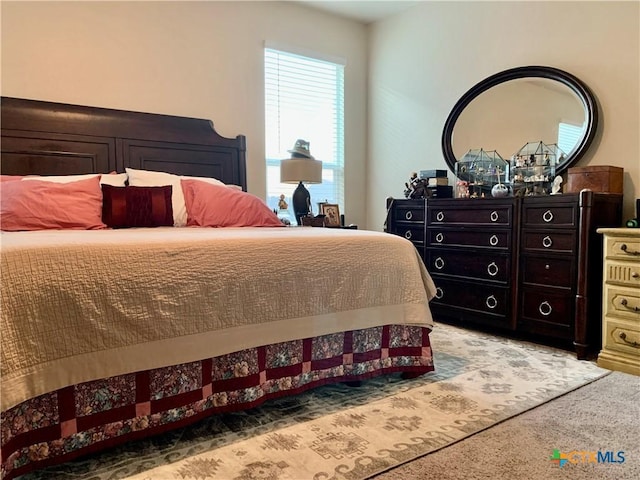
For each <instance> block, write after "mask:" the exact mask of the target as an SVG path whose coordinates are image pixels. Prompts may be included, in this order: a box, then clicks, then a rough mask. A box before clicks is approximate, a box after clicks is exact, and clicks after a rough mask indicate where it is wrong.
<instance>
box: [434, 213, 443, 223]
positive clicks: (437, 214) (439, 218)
mask: <svg viewBox="0 0 640 480" xmlns="http://www.w3.org/2000/svg"><path fill="white" fill-rule="evenodd" d="M436 220H438V221H439V222H441V221H443V220H444V212H438V213H436Z"/></svg>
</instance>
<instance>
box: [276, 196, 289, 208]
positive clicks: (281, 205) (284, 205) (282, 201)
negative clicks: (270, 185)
mask: <svg viewBox="0 0 640 480" xmlns="http://www.w3.org/2000/svg"><path fill="white" fill-rule="evenodd" d="M278 208H279V209H280V210H287V209H288V208H289V204H288V203H287V201H286V200H285V199H284V194H282V195H280V200H279V201H278Z"/></svg>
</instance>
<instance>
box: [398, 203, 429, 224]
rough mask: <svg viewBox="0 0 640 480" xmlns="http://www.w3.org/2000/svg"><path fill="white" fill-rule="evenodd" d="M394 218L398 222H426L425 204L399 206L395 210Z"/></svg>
mask: <svg viewBox="0 0 640 480" xmlns="http://www.w3.org/2000/svg"><path fill="white" fill-rule="evenodd" d="M393 218H394V220H395V221H396V222H420V223H422V222H424V204H423V205H422V206H415V205H397V206H395V207H394V209H393Z"/></svg>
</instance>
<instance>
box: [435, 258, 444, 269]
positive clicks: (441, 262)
mask: <svg viewBox="0 0 640 480" xmlns="http://www.w3.org/2000/svg"><path fill="white" fill-rule="evenodd" d="M433 265H434V266H435V267H436V268H437V269H438V270H442V269H443V268H444V260H443V259H442V257H438V258H436V259H435V260H434V261H433Z"/></svg>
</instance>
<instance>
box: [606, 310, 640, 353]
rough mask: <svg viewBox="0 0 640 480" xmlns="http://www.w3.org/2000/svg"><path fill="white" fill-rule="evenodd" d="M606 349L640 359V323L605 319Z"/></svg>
mask: <svg viewBox="0 0 640 480" xmlns="http://www.w3.org/2000/svg"><path fill="white" fill-rule="evenodd" d="M602 344H603V347H604V348H607V349H611V350H617V351H620V352H624V353H630V354H632V355H637V356H638V357H640V323H638V322H630V321H624V320H618V319H610V318H605V328H604V338H603V339H602Z"/></svg>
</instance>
